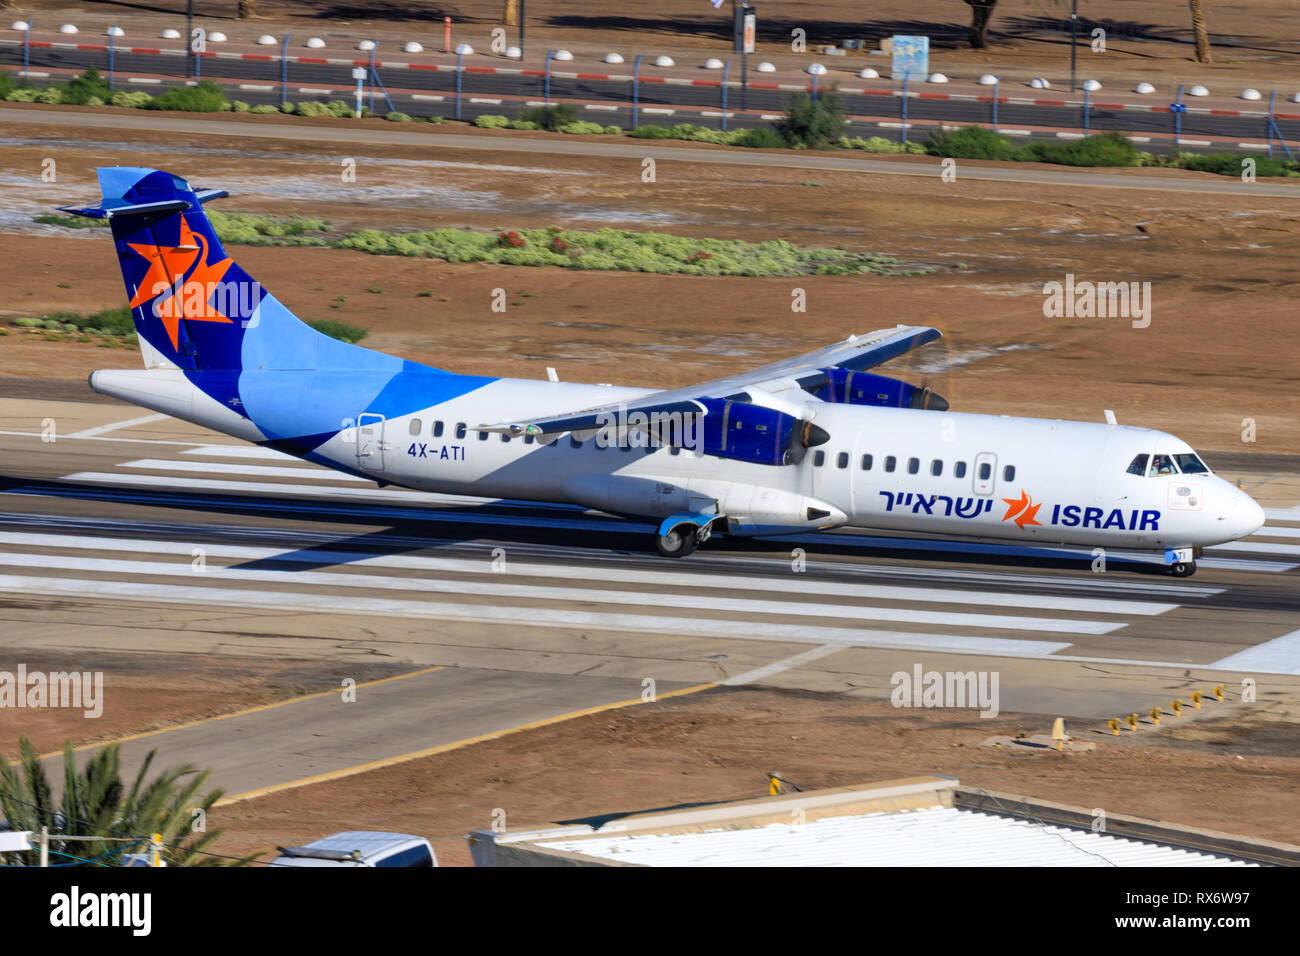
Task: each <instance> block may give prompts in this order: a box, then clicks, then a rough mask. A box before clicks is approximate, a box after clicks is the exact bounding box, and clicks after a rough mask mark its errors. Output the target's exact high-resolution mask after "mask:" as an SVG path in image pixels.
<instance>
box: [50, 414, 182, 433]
mask: <svg viewBox="0 0 1300 956" xmlns="http://www.w3.org/2000/svg"><path fill="white" fill-rule="evenodd" d="M170 417H171V416H170V415H142V416H141V417H139V418H128V419H126V420H125V421H120V422H112V423H111V424H108V425H100V426H99V427H98V428H83V429H82V430H81V431H79V432H72V433H71V434H69V435H61V436H59V437H61V438H94V437H95V436H96V435H105V434H107V433H108V432H115V431H117V430H118V429H119V428H133V427H135V426H136V425H148V424H150V423H151V422H160V421H162V420H163V419H165V418H170Z"/></svg>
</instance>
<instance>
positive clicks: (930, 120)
mask: <svg viewBox="0 0 1300 956" xmlns="http://www.w3.org/2000/svg"><path fill="white" fill-rule="evenodd" d="M34 39H35V38H34ZM51 39H52V40H53V42H54V43H55V45H54V46H48V47H47V46H33V47H32V48H31V50H29V52H28V56H29V59H30V69H31V70H32V71H34V72H35V73H38V74H39V76H37V77H36V78H37V79H38V81H39V82H45V81H46V80H47V77H48V78H49V79H50V80H57V79H60V78H63V77H64V76H65V75H72V74H75V73H79V72H81V71H83V70H85V69H87V68H88V67H95V68H97V69H99V70H101V71H105V72H107V70H108V66H109V63H108V53H107V50H104V49H86V48H78V47H77V45H76V44H74V43H63V44H62V45H59V38H58V37H57V36H55V37H53V38H51ZM91 46H94V44H92V45H91ZM241 50H243V51H244V52H243V53H242V55H241V52H240V51H241ZM278 54H279V50H278V48H276V49H275V52H274V53H271V54H268V53H267V52H266V49H265V48H257V47H251V48H230V49H227V50H222V51H221V52H220V53H219V54H209V55H207V56H205V57H204V58H203V62H202V63H200V70H201V71H202V74H203V76H204V77H206V78H209V79H217V80H218V81H219V82H221V83H222V84H223V85H226V86H227V87H228V94H229V96H230V97H231V98H237V99H242V100H245V101H247V102H249V103H254V104H257V103H272V104H276V105H279V103H280V102H281V100H282V99H286V98H287V99H288V100H290V101H297V100H301V99H330V98H336V99H346V100H348V101H349V102H351V101H352V95H353V91H354V89H355V86H356V83H355V80H354V79H353V78H352V69H353V67H354V64H362V63H364V62H365V59H364V57H361V59H357V57H358V56H360V55H359V54H357V53H355V52H353V51H334V52H333V53H332V54H330V55H328V56H318V57H296V56H292V55H291V56H290V57H289V60H288V62H287V64H286V68H285V70H284V71H283V72H282V70H281V63H280V62H279V55H278ZM349 54H350V55H349ZM218 56H219V57H220V58H219V59H218V58H217V57H218ZM242 57H249V58H242ZM390 59H391V57H390ZM400 60H401V62H400V63H398V64H393V63H386V62H385V61H384V59H383V58H381V59H380V61H379V65H378V68H377V74H378V76H379V77H380V82H381V83H382V84H383V88H384V91H385V92H386V93H387V95H388V97H389V101H391V104H392V107H393V108H395V109H399V110H402V111H404V112H407V113H410V114H412V115H417V116H429V115H441V116H452V115H454V110H455V106H454V104H455V101H456V99H457V95H456V93H457V89H458V86H459V91H460V97H459V98H460V107H459V108H460V110H461V113H460V115H461V116H462V117H463V118H467V119H473V118H474V117H475V116H478V115H481V114H484V113H498V114H501V113H504V114H505V115H508V116H515V115H516V114H517V113H518V111H519V110H520V109H521V108H526V107H528V106H530V105H535V104H539V103H542V102H545V101H546V98H547V96H548V95H549V98H550V100H551V101H552V102H557V101H558V102H570V103H573V104H575V105H577V106H578V107H580V108H582V109H584V110H585V111H589V112H585V115H584V118H587V119H592V120H595V121H598V122H601V123H604V124H609V123H617V124H619V125H621V126H624V127H630V126H632V125H633V123H632V118H631V114H632V101H633V82H632V74H633V72H634V71H633V67H632V65H631V64H624V65H619V66H612V67H611V66H606V65H603V64H590V65H586V66H577V65H576V64H564V63H560V62H555V63H553V64H552V70H551V77H550V80H549V84H548V81H547V79H546V77H545V75H544V70H543V69H541V67H542V64H541V63H540V62H536V63H531V64H527V65H525V64H516V63H513V62H511V61H508V60H503V59H501V58H499V57H482V56H479V57H473V56H471V57H469V58H468V59H467V60H466V61H465V62H464V66H465V69H464V70H463V71H461V73H460V76H459V78H458V77H457V70H456V68H455V60H454V58H450V57H447V58H443V57H441V56H439V55H437V54H430V55H426V56H419V55H417V56H413V57H412V56H406V57H401V58H400ZM411 61H419V62H411ZM22 64H23V51H22V45H21V43H20V42H19V41H17V40H8V41H0V65H8V66H17V67H21V66H22ZM185 67H186V58H185V57H184V56H182V55H180V51H179V50H176V51H170V50H166V51H162V52H153V51H150V52H132V51H131V48H130V47H124V48H123V49H119V50H118V51H117V52H116V55H115V57H114V68H115V70H116V75H117V77H118V78H119V88H122V89H137V90H146V91H149V90H150V88H151V87H154V88H155V89H156V87H157V84H159V83H176V82H183V81H184V79H185ZM739 73H740V70H739V68H737V69H736V70H735V71H733V72H731V73H730V74H729V75H728V84H727V87H726V97H727V98H726V100H725V107H724V99H723V85H722V83H721V82H720V80H721V74H720V73H718V72H713V71H705V72H704V73H703V74H702V71H699V70H694V71H692V70H689V69H686V68H685V67H679V68H677V69H675V70H668V71H665V70H662V69H653V70H652V69H649V68H647V69H646V70H644V71H642V72H641V74H640V82H639V84H638V85H637V93H636V96H637V100H638V102H639V104H640V107H641V110H642V113H641V117H640V121H641V122H642V123H666V122H682V121H688V122H700V123H704V124H705V125H711V126H712V125H717V124H718V122H719V121H720V119H721V117H722V113H723V111H724V109H725V111H726V112H727V114H728V117H729V119H730V122H732V123H733V124H734V125H738V126H755V125H761V124H764V123H767V122H770V121H771V120H772V119H774V118H776V117H777V116H779V115H780V114H781V113H782V112H783V111H784V110H785V107H786V103H787V101H788V99H789V97H790V95H791V93H792V92H793V90H795V89H799V88H804V87H805V86H807V85H808V84H809V82H810V80H811V78H810V77H809V76H807V75H806V74H799V73H794V74H786V75H782V76H780V77H776V76H773V75H763V74H753V75H751V76H750V77H749V79H748V84H747V86H746V88H744V89H742V88H741V83H740V78H739ZM775 80H780V81H781V82H774V81H775ZM821 82H822V83H823V84H829V83H832V82H835V83H838V84H839V86H840V89H841V92H842V93H843V95H844V104H845V109H846V112H847V114H848V115H849V116H850V117H851V118H852V121H853V125H854V127H855V129H854V130H853V131H854V132H857V133H865V134H866V135H883V136H887V137H889V138H891V139H898V138H899V135H900V133H901V128H902V123H903V122H904V121H906V122H908V123H911V124H917V125H919V126H920V127H921V129H920V130H919V131H918V133H917V135H924V132H925V130H924V127H926V126H928V125H933V124H936V123H948V124H967V123H990V122H993V123H996V124H998V125H999V126H1000V127H1001V128H1003V129H1004V130H1006V131H1008V132H1009V133H1011V134H1012V135H1024V136H1030V135H1046V136H1054V135H1055V132H1056V131H1058V130H1070V131H1073V130H1078V129H1081V128H1083V126H1084V124H1085V119H1084V101H1083V94H1081V93H1066V92H1063V91H1055V90H1050V91H1045V92H1044V91H1034V90H1029V89H1025V88H1023V87H1020V86H1013V85H1011V84H1007V85H1005V86H1003V87H1001V88H1000V89H999V100H1000V103H999V106H998V111H997V114H996V116H995V115H994V112H993V107H992V104H991V102H989V99H990V96H991V93H992V91H991V89H990V88H988V87H969V88H968V87H961V88H960V92H958V89H957V88H953V89H949V88H947V87H943V86H936V85H934V84H926V83H922V82H917V83H912V84H911V86H910V89H909V95H908V96H907V97H903V96H901V95H900V94H901V93H902V90H901V84H899V83H896V82H894V81H892V80H889V79H883V78H881V79H873V80H869V81H863V80H859V79H857V78H856V77H854V76H852V74H849V75H847V76H845V75H833V76H831V75H828V76H827V77H825V78H823V79H822V81H821ZM548 86H549V94H548V92H547V90H548ZM1170 99H1171V96H1170V94H1168V93H1165V94H1164V95H1162V96H1160V97H1152V98H1151V99H1150V100H1146V99H1144V98H1142V97H1137V98H1135V97H1132V96H1129V95H1127V94H1120V95H1118V96H1117V95H1116V93H1114V92H1109V91H1108V92H1106V93H1104V94H1103V93H1098V94H1094V95H1093V97H1092V98H1091V102H1090V103H1089V109H1088V111H1087V120H1086V122H1087V125H1088V128H1089V129H1090V130H1091V131H1093V132H1098V131H1102V130H1111V129H1113V130H1120V131H1122V132H1125V133H1127V134H1129V135H1133V136H1136V137H1139V138H1141V140H1142V142H1143V148H1146V149H1149V150H1154V151H1160V150H1161V149H1164V148H1169V147H1171V146H1172V145H1173V143H1172V140H1173V137H1174V133H1175V117H1174V115H1173V114H1171V113H1170V112H1169V110H1168V109H1167V107H1168V105H1169V100H1170ZM367 101H368V102H369V99H367ZM904 103H905V104H906V105H904ZM1184 105H1185V106H1187V107H1188V111H1187V112H1185V113H1183V114H1181V116H1180V117H1178V122H1179V125H1178V127H1177V128H1178V129H1179V131H1180V132H1179V135H1180V136H1181V138H1182V140H1183V146H1184V147H1185V148H1189V149H1208V148H1211V147H1213V148H1215V149H1219V150H1229V151H1237V150H1238V148H1239V145H1238V144H1239V143H1240V142H1243V141H1244V142H1249V143H1255V144H1258V143H1263V142H1265V141H1266V139H1267V136H1268V131H1267V125H1266V119H1265V116H1266V114H1267V110H1266V109H1265V107H1264V104H1263V103H1251V102H1241V101H1237V102H1231V103H1228V104H1215V105H1216V106H1218V107H1219V108H1210V107H1207V106H1205V104H1203V103H1199V102H1197V101H1196V100H1194V99H1190V98H1189V99H1187V100H1185V101H1184ZM1225 106H1226V107H1227V108H1224V107H1225ZM372 108H378V109H379V111H380V112H386V111H387V110H388V108H389V106H388V105H387V102H386V101H385V100H384V99H383V97H382V96H378V97H377V99H376V101H375V103H374V105H373V106H372ZM1290 109H1291V107H1290V106H1287V105H1284V106H1283V108H1282V109H1281V110H1279V112H1281V113H1283V114H1284V116H1283V118H1281V119H1279V120H1278V121H1277V122H1278V132H1279V133H1280V134H1281V135H1282V136H1283V137H1286V138H1287V139H1288V140H1290V141H1295V140H1296V139H1297V138H1300V122H1298V121H1296V120H1295V119H1292V118H1290V117H1292V116H1293V115H1294V114H1292V113H1290V112H1288V110H1290ZM1242 114H1244V115H1242Z"/></svg>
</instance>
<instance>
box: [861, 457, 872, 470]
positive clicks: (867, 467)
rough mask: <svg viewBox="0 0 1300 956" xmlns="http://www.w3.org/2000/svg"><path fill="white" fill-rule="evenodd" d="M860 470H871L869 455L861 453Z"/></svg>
mask: <svg viewBox="0 0 1300 956" xmlns="http://www.w3.org/2000/svg"><path fill="white" fill-rule="evenodd" d="M862 470H863V471H870V470H871V456H870V455H863V456H862Z"/></svg>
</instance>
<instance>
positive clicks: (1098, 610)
mask: <svg viewBox="0 0 1300 956" xmlns="http://www.w3.org/2000/svg"><path fill="white" fill-rule="evenodd" d="M0 543H2V544H8V545H18V546H22V545H26V546H30V547H43V548H64V549H75V550H82V551H114V552H119V553H120V552H131V553H147V554H152V555H166V554H174V555H176V556H178V557H183V558H186V559H188V558H189V556H190V550H191V547H193V546H191V545H188V544H178V543H177V542H176V541H174V540H172V541H164V540H160V539H142V538H107V537H90V536H83V535H63V534H31V533H28V532H19V531H0ZM201 547H202V548H203V549H204V551H205V553H206V554H207V556H208V557H211V558H228V559H234V560H241V561H265V560H279V561H284V562H295V561H296V562H302V563H312V564H342V565H355V566H359V567H363V568H404V569H409V570H418V571H429V572H432V573H438V572H443V573H447V572H450V573H460V574H491V575H494V576H495V578H496V580H498V581H501V582H502V588H501V590H502V591H505V592H508V591H509V590H510V588H511V587H512V585H510V584H508V583H506V582H509V581H510V580H511V579H512V578H518V577H532V578H571V579H573V580H576V581H581V582H589V581H606V582H611V583H619V584H635V585H638V586H640V588H641V590H642V593H645V594H659V593H661V592H662V591H663V589H665V588H715V589H720V590H733V591H761V592H764V593H775V592H782V593H791V594H798V595H800V596H805V595H818V596H827V597H848V598H860V599H872V600H877V601H917V600H920V601H930V602H933V603H935V604H977V605H980V606H984V607H1010V608H1014V609H1016V610H1021V611H1028V610H1054V611H1075V612H1081V613H1094V614H1136V615H1142V616H1150V615H1156V614H1164V613H1165V612H1166V611H1172V610H1174V609H1175V608H1178V607H1180V605H1178V604H1167V603H1160V602H1155V601H1124V600H1115V599H1110V598H1076V597H1058V596H1056V595H1050V594H1043V595H1039V594H1008V593H1003V592H1000V591H962V590H956V589H951V590H949V589H939V588H935V587H933V586H928V587H926V586H923V587H896V586H891V585H875V584H850V583H842V582H838V581H816V580H809V579H806V578H802V577H799V576H796V575H793V574H791V575H790V576H788V577H786V578H773V577H769V576H760V577H740V576H737V575H726V574H711V573H708V572H692V571H668V570H664V571H648V570H643V569H640V568H610V567H599V566H594V565H593V566H587V565H576V564H529V563H526V562H523V561H519V560H508V561H507V563H506V565H505V570H504V571H502V572H496V571H494V570H493V567H492V562H491V561H489V560H487V559H480V560H473V559H467V558H444V557H429V556H423V555H418V556H415V555H401V554H380V553H377V552H357V551H326V550H323V549H320V548H319V547H316V546H312V547H310V548H309V549H306V550H289V551H286V550H284V549H282V548H268V547H248V546H240V545H226V544H204V545H202V546H201Z"/></svg>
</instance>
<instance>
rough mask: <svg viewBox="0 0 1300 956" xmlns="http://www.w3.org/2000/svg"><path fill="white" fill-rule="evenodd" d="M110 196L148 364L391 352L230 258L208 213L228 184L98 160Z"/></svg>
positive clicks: (346, 365) (380, 361) (212, 367)
mask: <svg viewBox="0 0 1300 956" xmlns="http://www.w3.org/2000/svg"><path fill="white" fill-rule="evenodd" d="M98 172H99V185H100V189H101V191H102V193H103V199H102V201H101V203H100V205H99V206H95V207H91V208H85V209H82V208H73V207H64V210H65V211H66V212H72V213H76V214H77V215H82V216H91V217H95V218H101V219H105V218H106V219H108V222H109V225H110V226H111V227H112V231H113V239H114V241H115V242H116V244H117V255H118V261H119V263H120V265H121V267H122V278H123V280H124V281H125V282H126V291H127V296H128V299H129V302H130V307H131V314H132V317H133V318H134V320H135V328H136V332H137V334H138V336H139V338H140V348H141V352H142V353H143V355H144V360H145V365H146V367H159V366H161V367H168V366H174V367H177V368H181V369H186V370H194V371H237V370H242V369H355V370H366V369H378V368H385V367H391V363H392V362H393V359H392V358H391V357H390V356H384V355H381V354H380V353H377V352H372V351H371V350H370V349H364V348H360V347H358V346H355V345H349V344H347V343H344V342H339V341H337V340H335V339H332V338H330V337H328V336H326V335H323V334H321V333H319V332H317V331H316V330H315V329H313V328H311V327H310V326H308V325H306V324H305V323H303V322H302V321H300V320H299V319H298V317H297V316H295V315H294V314H293V313H292V312H290V311H289V310H288V309H287V308H285V307H284V306H283V305H281V304H280V302H279V301H278V300H276V298H275V297H274V296H272V295H270V294H269V293H268V292H266V290H265V289H263V288H262V286H261V285H260V284H259V283H258V282H257V281H256V280H254V279H253V278H252V277H251V276H250V275H249V274H248V273H247V272H245V271H244V270H243V269H241V268H240V267H239V264H238V263H236V262H235V261H234V260H233V259H231V258H230V257H229V256H227V255H226V251H225V249H223V248H222V245H221V240H220V239H218V238H217V235H216V232H215V231H214V230H213V228H212V224H211V223H210V222H209V221H208V217H207V215H206V214H205V213H204V212H203V203H204V202H207V201H208V200H210V199H216V198H219V197H222V196H225V195H226V193H225V192H224V191H221V190H202V191H196V190H194V189H193V188H192V187H191V186H190V184H189V183H187V182H186V181H185V180H183V179H181V178H180V177H178V176H173V175H172V174H171V173H167V172H163V171H161V170H156V169H135V168H128V167H118V166H111V167H101V168H100V169H99V171H98Z"/></svg>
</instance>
